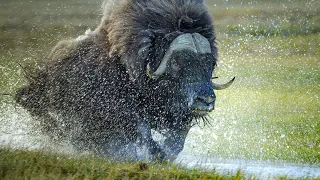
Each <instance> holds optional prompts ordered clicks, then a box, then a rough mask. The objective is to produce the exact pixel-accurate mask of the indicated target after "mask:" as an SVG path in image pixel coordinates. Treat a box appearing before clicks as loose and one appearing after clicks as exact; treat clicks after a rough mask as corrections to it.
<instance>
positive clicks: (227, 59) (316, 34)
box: [0, 0, 320, 164]
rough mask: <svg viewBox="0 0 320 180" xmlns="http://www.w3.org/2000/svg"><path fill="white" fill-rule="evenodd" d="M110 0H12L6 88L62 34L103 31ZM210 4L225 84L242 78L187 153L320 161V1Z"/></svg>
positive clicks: (4, 46) (7, 3)
mask: <svg viewBox="0 0 320 180" xmlns="http://www.w3.org/2000/svg"><path fill="white" fill-rule="evenodd" d="M100 3H101V2H100V1H99V2H93V1H85V0H80V1H79V0H77V1H76V0H69V1H62V0H56V1H49V0H33V1H23V0H16V1H12V0H2V1H1V3H0V77H1V81H0V90H1V91H3V92H9V93H10V92H14V91H15V90H16V89H17V88H18V87H21V86H22V85H23V84H24V83H25V80H24V78H23V74H24V72H23V71H22V70H21V67H20V65H19V64H21V66H23V67H27V68H30V69H32V67H40V66H41V62H42V59H43V58H44V57H45V56H46V55H47V54H48V52H49V51H50V49H51V48H52V47H53V46H54V45H55V44H56V43H57V42H58V41H59V40H61V39H68V38H74V37H77V36H79V35H81V34H83V33H84V32H85V30H86V29H88V28H91V29H94V28H95V27H96V26H97V24H98V23H99V21H100V14H101V12H100V11H99V7H100ZM207 3H208V5H209V10H210V12H212V14H213V17H214V21H215V25H216V30H217V39H218V45H219V49H220V51H219V63H218V67H217V69H216V72H215V75H216V76H219V77H225V78H221V80H220V79H218V80H217V82H225V81H226V80H227V79H226V78H227V77H231V76H233V75H235V76H237V79H236V82H235V84H234V85H233V86H232V87H231V88H229V89H227V90H225V91H218V92H217V96H218V98H217V103H216V107H217V108H216V110H215V112H213V113H212V115H211V116H212V118H213V123H212V124H213V125H212V126H211V127H205V128H202V129H201V128H194V129H193V130H192V131H191V133H190V136H189V139H188V140H187V143H186V147H187V148H186V149H187V151H188V152H190V153H200V154H202V155H206V156H209V157H222V158H244V159H258V160H277V161H291V162H300V163H312V164H319V163H320V121H319V120H320V100H319V92H320V23H319V22H320V3H319V2H318V1H316V0H314V1H313V0H287V1H280V0H263V1H262V0H260V1H258V0H257V1H250V0H241V1H240V0H234V1H230V0H229V1H228V0H220V1H213V0H207ZM0 100H6V101H7V100H8V98H7V97H0ZM200 140H201V141H200ZM200 142H201V143H200ZM200 150H201V151H200Z"/></svg>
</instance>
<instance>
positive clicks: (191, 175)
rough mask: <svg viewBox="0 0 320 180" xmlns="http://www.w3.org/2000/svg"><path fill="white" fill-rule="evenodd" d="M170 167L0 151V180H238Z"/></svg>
mask: <svg viewBox="0 0 320 180" xmlns="http://www.w3.org/2000/svg"><path fill="white" fill-rule="evenodd" d="M242 178H243V176H242V174H241V173H236V174H234V175H229V176H227V175H224V176H221V175H218V174H216V173H215V172H214V171H211V172H210V171H201V170H190V169H185V168H183V167H177V166H172V165H170V164H164V163H156V164H146V163H113V162H108V161H107V160H105V159H103V158H99V157H72V158H71V157H69V156H64V155H58V154H49V153H45V152H29V151H21V150H18V151H12V150H4V149H0V179H8V180H12V179H221V180H222V179H235V180H237V179H242Z"/></svg>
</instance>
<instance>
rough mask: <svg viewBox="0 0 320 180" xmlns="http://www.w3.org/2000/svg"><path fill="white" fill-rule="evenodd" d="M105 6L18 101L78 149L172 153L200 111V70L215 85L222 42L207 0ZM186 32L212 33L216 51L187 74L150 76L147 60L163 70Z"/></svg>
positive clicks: (121, 154)
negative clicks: (193, 95)
mask: <svg viewBox="0 0 320 180" xmlns="http://www.w3.org/2000/svg"><path fill="white" fill-rule="evenodd" d="M104 11H105V12H104V17H103V18H102V22H101V24H100V25H99V26H98V28H97V29H96V30H95V31H93V32H87V33H86V35H84V36H82V37H79V38H77V39H74V40H69V41H62V42H60V43H58V45H57V46H56V47H55V48H54V49H53V51H52V52H51V53H50V55H49V56H48V59H49V60H48V62H47V65H46V67H44V68H43V69H41V70H40V71H39V73H38V75H37V76H36V78H34V79H33V80H32V81H30V83H29V85H27V86H25V87H22V88H21V89H20V90H19V91H18V92H17V94H16V101H17V102H18V103H19V104H21V105H22V106H23V107H24V108H25V109H27V110H28V111H29V112H30V113H31V114H32V115H33V116H34V117H35V119H38V120H39V121H40V122H42V125H41V127H42V128H43V130H44V131H45V132H46V133H48V134H50V135H51V136H52V137H54V138H67V139H68V140H70V141H71V143H73V144H74V145H75V146H76V147H78V148H79V149H89V150H93V151H94V152H96V153H101V154H104V155H107V156H112V157H114V158H115V159H126V160H128V159H133V160H142V159H144V158H145V157H146V156H148V158H149V160H154V159H155V158H156V157H159V158H160V159H171V160H172V159H174V158H175V157H176V156H177V154H178V153H179V152H180V151H181V150H182V148H183V144H184V140H185V137H186V135H187V133H188V131H189V129H190V127H191V121H192V119H193V118H194V117H195V116H194V115H193V114H192V112H191V110H190V109H189V108H188V105H187V93H188V92H189V91H190V89H185V88H184V87H186V86H185V84H188V83H189V79H190V77H194V76H197V77H199V78H198V79H200V80H201V81H199V83H200V84H201V83H202V84H203V86H202V87H204V88H207V89H209V90H212V88H211V87H209V86H207V84H208V83H209V81H210V78H211V75H212V71H213V68H214V66H215V62H216V57H217V48H216V44H215V35H214V32H213V24H212V19H211V16H210V15H209V13H208V11H207V8H206V7H205V5H204V3H203V2H202V1H201V0H121V1H116V0H109V1H106V2H105V3H104ZM184 33H199V34H201V35H202V36H204V37H206V38H207V39H208V40H209V42H210V44H211V49H212V54H208V55H206V56H203V57H201V58H194V62H190V63H188V64H189V65H188V71H187V70H186V71H185V72H184V75H181V78H177V79H174V78H173V77H170V76H165V77H162V78H160V79H158V80H153V79H150V78H149V77H148V76H147V75H146V65H147V63H150V65H151V69H152V70H156V69H157V67H158V66H159V64H160V62H161V60H162V58H163V56H164V54H165V52H166V50H167V49H168V47H169V45H170V43H171V42H172V41H173V40H174V39H175V38H176V37H178V36H179V35H181V34H184ZM202 59H205V60H206V61H202ZM205 63H206V64H205ZM191 69H192V71H191ZM182 74H183V73H182ZM202 80H203V81H202ZM188 87H189V86H188ZM212 92H213V90H212ZM150 128H152V129H155V130H157V131H159V132H162V133H163V134H164V136H165V137H166V138H167V139H166V141H165V142H164V144H163V145H160V144H157V143H156V142H154V141H153V140H152V139H150ZM145 130H146V131H145ZM144 132H145V133H144ZM139 138H140V140H139ZM146 144H148V145H146ZM144 145H146V148H145V146H144ZM133 151H134V152H133Z"/></svg>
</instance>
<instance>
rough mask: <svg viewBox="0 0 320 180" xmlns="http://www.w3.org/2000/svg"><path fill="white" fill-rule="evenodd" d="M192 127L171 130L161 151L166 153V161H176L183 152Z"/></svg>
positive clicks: (166, 135)
mask: <svg viewBox="0 0 320 180" xmlns="http://www.w3.org/2000/svg"><path fill="white" fill-rule="evenodd" d="M189 130H190V127H185V128H177V129H170V130H169V131H168V132H167V133H166V134H165V137H166V139H165V141H164V143H163V145H162V146H161V149H162V150H163V151H164V152H165V154H166V156H165V159H166V160H170V161H174V160H175V159H176V158H177V156H178V154H179V153H180V152H181V151H182V150H183V147H184V142H185V139H186V137H187V134H188V132H189Z"/></svg>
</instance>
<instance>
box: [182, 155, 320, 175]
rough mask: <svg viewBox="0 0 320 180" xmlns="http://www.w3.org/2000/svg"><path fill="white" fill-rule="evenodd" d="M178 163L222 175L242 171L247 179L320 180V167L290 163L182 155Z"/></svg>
mask: <svg viewBox="0 0 320 180" xmlns="http://www.w3.org/2000/svg"><path fill="white" fill-rule="evenodd" d="M176 161H177V162H180V163H181V164H183V165H186V166H187V167H188V168H201V169H209V170H212V169H215V170H216V172H218V173H221V174H226V175H228V174H235V173H237V171H238V170H241V172H243V173H244V174H245V176H246V177H248V178H249V177H255V178H259V179H275V178H278V177H287V178H289V179H291V178H292V179H300V178H320V165H309V164H297V163H288V162H263V161H254V160H240V159H233V160H227V159H215V158H210V157H200V156H195V155H187V154H183V153H182V154H180V155H179V157H178V159H177V160H176Z"/></svg>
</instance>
